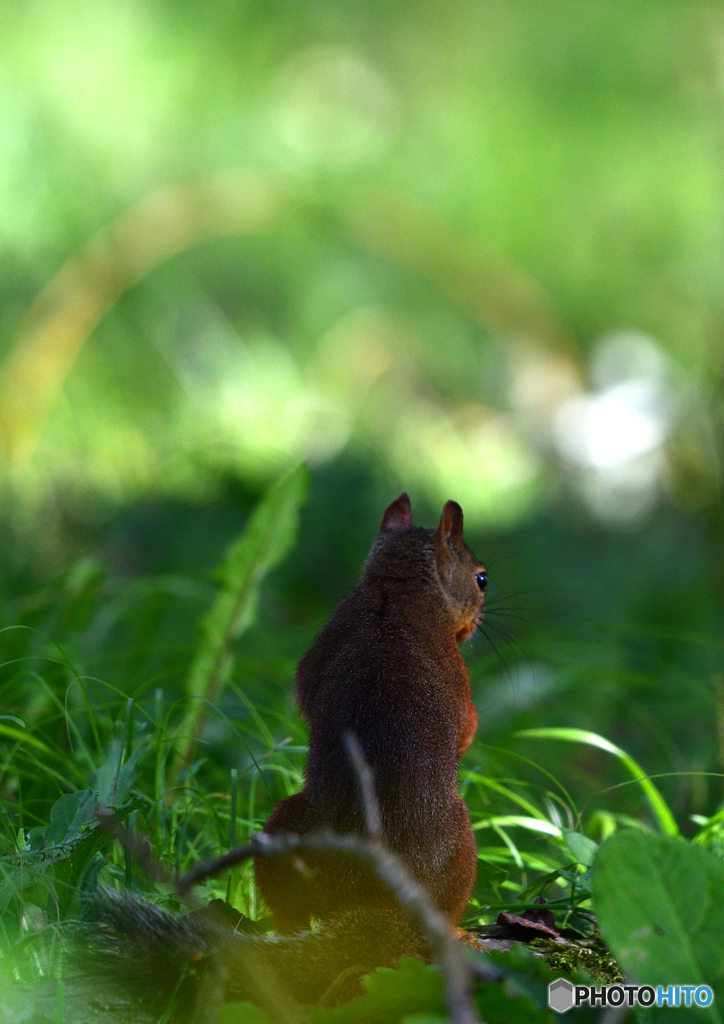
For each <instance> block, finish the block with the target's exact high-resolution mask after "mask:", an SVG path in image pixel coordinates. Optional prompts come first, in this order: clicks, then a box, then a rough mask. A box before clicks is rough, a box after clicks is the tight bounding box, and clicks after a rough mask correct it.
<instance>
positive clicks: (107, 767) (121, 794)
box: [88, 736, 148, 807]
mask: <svg viewBox="0 0 724 1024" xmlns="http://www.w3.org/2000/svg"><path fill="white" fill-rule="evenodd" d="M123 746H124V738H123V737H121V736H117V737H116V738H115V739H114V740H113V741H112V742H111V743H109V744H108V746H107V748H106V752H105V757H104V759H103V763H102V764H101V765H100V766H99V767H98V768H96V770H95V771H94V772H93V774H92V775H91V777H90V779H89V781H88V785H89V786H90V788H91V789H92V790H93V792H94V793H95V794H96V795H97V797H98V802H99V803H100V805H101V806H102V807H119V806H120V805H121V804H122V803H123V801H124V800H125V799H126V797H127V796H128V793H129V792H130V790H131V787H132V786H133V784H134V783H135V781H136V777H137V775H138V772H137V769H136V766H137V764H138V761H139V758H140V757H141V756H142V755H143V754H144V753H145V751H146V749H147V746H148V744H147V743H146V742H142V743H139V745H138V746H137V747H136V749H135V750H134V751H133V753H132V754H131V756H130V757H129V758H128V760H127V761H126V762H125V764H123V765H122V766H121V768H120V770H119V768H118V763H119V761H120V759H121V751H122V748H123Z"/></svg>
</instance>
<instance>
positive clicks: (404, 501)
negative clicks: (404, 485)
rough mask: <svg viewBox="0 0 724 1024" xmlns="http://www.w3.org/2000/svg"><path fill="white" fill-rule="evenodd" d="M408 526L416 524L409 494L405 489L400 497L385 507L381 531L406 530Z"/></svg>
mask: <svg viewBox="0 0 724 1024" xmlns="http://www.w3.org/2000/svg"><path fill="white" fill-rule="evenodd" d="M408 526H414V523H413V522H412V509H411V508H410V498H409V495H408V494H407V492H406V491H403V492H402V494H401V495H400V496H399V498H395V500H394V501H392V502H390V504H389V505H388V506H387V508H386V509H385V511H384V514H383V516H382V525H381V526H380V533H384V532H385V531H386V530H404V529H405V528H406V527H408Z"/></svg>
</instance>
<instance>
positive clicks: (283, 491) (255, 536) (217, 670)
mask: <svg viewBox="0 0 724 1024" xmlns="http://www.w3.org/2000/svg"><path fill="white" fill-rule="evenodd" d="M307 479H308V474H307V470H306V467H305V466H297V467H295V468H294V469H292V470H290V471H289V472H287V473H285V474H284V475H283V476H282V477H281V478H280V479H279V480H277V481H276V483H274V484H273V485H272V486H271V487H270V488H269V490H268V491H267V493H266V494H265V496H264V498H263V499H262V501H261V502H260V503H259V504H258V505H257V507H256V508H255V509H254V512H253V513H252V515H251V518H250V519H249V522H248V524H247V527H246V529H245V530H244V532H243V534H242V535H241V536H240V537H239V538H238V539H237V540H236V541H234V543H233V544H232V545H231V547H230V548H229V549H228V551H227V553H226V557H225V558H224V561H223V563H222V565H221V567H220V569H219V573H218V575H219V578H220V580H221V584H222V589H221V591H220V593H219V595H218V597H217V598H216V601H215V602H214V604H213V605H212V607H211V609H210V611H209V612H208V613H207V615H206V616H205V618H204V620H203V623H202V631H203V639H202V641H201V646H200V648H199V652H198V654H197V656H196V659H195V661H194V663H193V665H192V666H191V671H190V673H189V677H188V681H187V684H186V692H187V694H188V695H189V696H190V697H192V698H201V700H193V701H192V702H191V706H190V707H189V711H188V713H187V715H186V718H185V720H184V722H183V724H182V726H181V728H180V731H179V735H178V741H179V743H180V744H181V745H182V747H183V749H184V750H185V760H186V761H188V760H189V746H188V745H189V744H191V751H192V750H193V744H194V742H195V739H196V736H197V735H198V731H199V728H200V724H201V722H202V721H203V719H204V717H205V715H206V707H205V703H206V704H208V703H211V702H213V701H215V700H216V698H217V697H218V695H219V693H220V692H221V690H222V689H223V687H224V685H225V683H226V681H227V679H228V677H229V673H230V671H231V667H232V659H233V648H234V644H235V643H236V641H237V640H238V639H239V637H240V636H241V634H242V633H243V632H244V631H245V630H246V629H248V628H249V626H250V625H251V624H252V622H253V620H254V617H255V614H256V605H257V598H258V594H259V586H260V584H261V582H262V580H263V579H264V577H265V576H266V575H267V573H268V572H269V571H270V570H271V569H273V568H274V567H275V566H276V565H278V564H279V563H280V562H281V561H282V559H283V558H284V557H285V556H286V555H287V554H288V552H289V551H290V550H291V549H292V547H293V545H294V542H295V540H296V535H297V526H298V520H299V509H300V507H301V505H302V503H303V501H304V498H305V496H306V492H307Z"/></svg>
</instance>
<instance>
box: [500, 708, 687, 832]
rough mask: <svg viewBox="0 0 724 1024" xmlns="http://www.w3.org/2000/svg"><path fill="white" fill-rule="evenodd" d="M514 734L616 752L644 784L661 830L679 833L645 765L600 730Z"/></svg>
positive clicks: (538, 730) (615, 755)
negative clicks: (608, 738) (641, 764)
mask: <svg viewBox="0 0 724 1024" xmlns="http://www.w3.org/2000/svg"><path fill="white" fill-rule="evenodd" d="M515 735H516V736H529V737H532V738H537V739H543V740H564V741H565V742H567V743H586V744H588V746H589V747H598V748H599V750H605V751H606V752H607V753H609V754H613V756H614V757H617V758H618V759H619V761H620V762H621V764H623V765H625V767H626V768H628V770H629V772H630V773H631V775H633V777H634V778H635V779H637V780H638V781H639V782H640V783H641V788H642V789H643V791H644V793H645V795H646V799H647V800H648V802H649V805H650V807H651V810H652V811H653V813H654V817H655V818H656V821H657V822H658V825H659V828H660V829H661V831H662V832H664V833H666V835H670V836H678V835H679V826H678V825H677V824H676V821H675V820H674V816H673V814H672V813H671V811H670V810H669V807H668V805H667V803H666V801H665V800H664V798H663V797H662V795H661V793H659V791H658V789H657V788H656V786H655V785H654V784H653V782H652V781H651V779H650V778H649V777H648V775H647V774H646V772H645V771H644V770H643V768H641V767H640V766H639V765H638V764H637V763H636V761H634V759H633V758H632V757H631V756H630V755H629V754H627V753H626V751H625V750H621V748H620V747H617V746H616V745H615V743H611V741H610V740H607V739H605V738H604V737H603V736H599V735H598V733H595V732H589V731H588V730H587V729H558V728H555V729H523V730H521V731H520V732H517V733H516V734H515Z"/></svg>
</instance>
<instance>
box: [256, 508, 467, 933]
mask: <svg viewBox="0 0 724 1024" xmlns="http://www.w3.org/2000/svg"><path fill="white" fill-rule="evenodd" d="M486 585H487V573H486V570H485V567H484V566H483V565H481V563H480V562H479V561H478V560H477V559H476V557H475V556H474V555H473V553H472V551H471V550H470V549H469V548H468V547H467V545H466V544H465V543H464V541H463V512H462V509H461V508H460V506H459V505H458V504H457V503H456V502H454V501H448V503H447V504H446V505H445V508H444V509H443V513H442V517H441V519H440V524H439V526H438V527H437V529H435V530H429V529H424V528H423V527H419V526H415V525H414V524H413V521H412V512H411V509H410V499H409V498H408V496H407V494H405V493H403V494H401V495H400V496H399V498H397V499H396V500H395V501H393V502H392V504H390V505H389V506H388V507H387V509H386V510H385V513H384V515H383V517H382V525H381V527H380V532H379V534H378V536H377V539H376V541H375V543H374V546H373V547H372V551H371V552H370V554H369V556H368V558H367V561H366V563H365V567H364V571H363V573H362V577H361V579H360V581H359V583H358V584H357V586H356V587H355V588H354V590H353V591H352V593H351V594H350V595H349V597H347V598H345V599H344V600H343V601H342V602H341V603H340V604H339V605H338V606H337V608H336V609H335V611H334V612H333V613H332V616H331V618H330V620H329V622H328V623H327V625H326V626H325V627H324V628H323V629H322V631H321V633H320V634H319V636H318V637H317V639H316V640H315V641H314V643H313V644H312V646H311V647H310V649H309V650H308V651H307V653H306V654H305V655H304V657H303V658H302V660H301V662H300V663H299V668H298V670H297V699H298V702H299V707H300V709H301V711H302V714H303V715H304V718H305V719H306V721H307V724H308V726H309V758H308V761H307V769H306V776H305V785H304V789H302V791H301V792H300V793H297V794H295V795H294V796H291V797H288V798H287V799H286V800H283V801H282V802H281V803H280V804H278V805H277V806H276V808H275V810H274V812H273V813H272V815H271V817H270V818H269V820H268V822H267V824H266V826H265V828H264V831H265V832H268V833H270V834H274V833H275V832H279V831H286V832H296V833H301V834H304V833H308V832H313V831H316V830H318V829H322V828H329V829H333V830H334V831H335V832H341V833H344V832H359V833H363V832H364V823H363V814H362V807H361V803H360V798H359V795H358V792H357V784H356V779H355V776H354V773H353V770H352V767H351V765H350V763H349V760H348V758H347V755H346V752H345V748H344V746H343V742H342V737H343V735H344V733H345V732H347V731H349V732H352V733H353V734H354V735H355V736H356V737H357V740H358V742H359V744H360V746H361V749H362V752H363V754H364V757H365V759H366V761H367V763H368V764H369V766H370V767H371V769H372V772H373V775H374V783H375V793H376V797H377V800H378V802H379V805H380V812H381V818H382V839H383V842H384V843H385V844H386V845H387V847H388V848H389V849H391V850H393V851H394V852H395V853H396V854H397V855H398V856H399V857H400V858H401V860H402V861H403V862H404V863H405V864H406V866H407V867H408V868H409V870H410V871H411V873H412V874H413V875H414V877H415V878H416V879H417V881H418V882H420V883H421V884H422V885H423V886H424V887H425V888H426V889H427V891H428V893H429V894H430V896H431V897H432V900H433V901H434V903H435V904H436V906H437V907H438V909H439V910H440V911H442V913H443V914H444V915H445V916H446V917H448V918H449V919H450V921H451V922H452V923H453V924H455V923H456V922H457V921H458V919H459V918H460V916H461V914H462V912H463V910H464V909H465V906H466V904H467V902H468V899H469V897H470V892H471V890H472V887H473V883H474V881H475V869H476V864H477V854H476V846H475V838H474V835H473V832H472V829H471V827H470V818H469V815H468V810H467V807H466V806H465V804H464V802H463V801H462V799H461V798H460V796H459V795H458V792H457V762H458V760H459V759H460V757H462V755H463V754H464V753H465V751H466V750H467V749H468V747H469V746H470V743H471V741H472V739H473V736H474V735H475V730H476V728H477V722H478V719H477V712H476V710H475V706H474V705H473V703H472V700H471V696H470V680H469V677H468V672H467V668H466V666H465V662H464V661H463V659H462V657H461V655H460V651H459V650H458V643H459V642H460V641H462V640H466V639H467V638H468V637H470V636H471V634H472V633H473V632H474V630H475V628H476V626H477V624H478V622H479V620H480V617H481V616H482V614H483V605H484V599H485V588H486ZM304 859H305V862H308V863H307V867H308V869H309V870H308V871H307V872H300V871H299V870H296V869H295V867H294V866H293V865H292V864H290V863H289V862H286V861H281V860H279V859H264V858H261V857H259V858H257V859H256V862H255V871H256V879H257V884H258V886H259V889H260V891H261V894H262V896H263V897H264V900H265V902H266V903H267V905H268V906H269V908H270V909H271V911H272V913H273V915H274V921H275V924H276V927H277V930H278V931H279V932H281V933H283V934H287V935H288V934H291V933H293V932H295V931H299V930H300V929H302V928H305V927H308V926H309V922H310V919H312V918H316V919H320V920H324V919H325V918H329V917H332V916H333V915H334V914H335V913H336V912H338V911H339V910H340V909H344V908H348V907H349V906H351V905H354V904H362V903H364V902H366V901H370V900H372V899H375V900H378V899H380V898H384V897H383V890H382V888H381V885H380V883H379V882H378V881H377V879H376V878H375V877H374V876H373V875H372V874H371V873H370V872H369V871H366V870H365V869H363V868H362V867H360V866H358V865H356V864H352V863H347V862H345V861H344V859H340V858H335V857H325V858H319V859H318V861H317V863H316V867H315V864H314V863H309V858H308V857H307V856H305V858H304Z"/></svg>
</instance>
